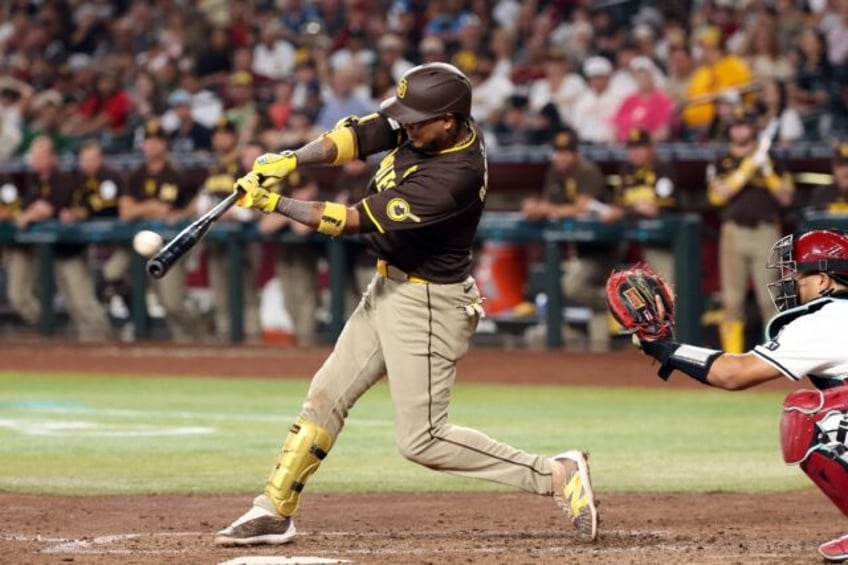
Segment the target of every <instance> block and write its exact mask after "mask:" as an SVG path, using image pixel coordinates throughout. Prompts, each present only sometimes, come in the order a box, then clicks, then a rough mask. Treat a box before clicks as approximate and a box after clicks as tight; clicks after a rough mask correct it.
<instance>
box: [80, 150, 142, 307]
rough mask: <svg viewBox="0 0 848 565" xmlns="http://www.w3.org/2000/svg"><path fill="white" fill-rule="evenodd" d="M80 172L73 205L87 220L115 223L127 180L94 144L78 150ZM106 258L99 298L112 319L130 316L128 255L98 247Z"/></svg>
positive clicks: (116, 247)
mask: <svg viewBox="0 0 848 565" xmlns="http://www.w3.org/2000/svg"><path fill="white" fill-rule="evenodd" d="M78 165H79V170H78V171H77V173H76V178H75V181H74V182H75V190H74V194H75V196H76V198H78V199H79V201H78V202H76V203H75V204H77V205H79V206H81V207H82V209H83V212H82V216H83V217H85V218H86V219H89V220H91V219H104V218H105V219H118V217H119V209H118V199H119V198H120V195H121V194H125V193H126V180H125V179H124V176H123V175H122V174H121V172H120V171H118V170H116V169H113V168H112V167H110V166H108V165H107V164H106V162H105V160H104V158H103V146H102V145H101V144H100V142H99V141H97V140H89V141H85V142H83V144H82V145H81V146H80V149H79V159H78ZM99 247H100V249H101V250H102V252H103V253H102V254H103V255H105V256H106V257H107V258H106V260H105V261H104V262H103V265H102V267H101V273H102V279H103V285H102V289H101V291H100V293H99V294H100V298H101V300H102V301H103V302H104V303H105V304H108V308H109V313H110V314H111V315H112V316H113V317H114V318H118V319H120V318H126V317H128V315H129V309H128V308H127V303H128V299H129V284H128V281H127V274H128V273H129V269H130V251H129V249H128V248H127V247H126V246H122V245H115V244H104V245H102V246H99Z"/></svg>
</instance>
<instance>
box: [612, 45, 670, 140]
mask: <svg viewBox="0 0 848 565" xmlns="http://www.w3.org/2000/svg"><path fill="white" fill-rule="evenodd" d="M630 70H631V72H632V73H633V77H634V78H635V79H636V85H637V88H638V90H637V91H636V92H635V93H634V94H631V95H630V96H628V97H626V98H625V99H624V100H623V101H622V103H621V105H620V106H619V107H618V110H617V111H616V113H615V117H614V118H613V122H614V123H615V128H616V139H617V140H618V141H629V139H630V134H631V133H632V131H633V130H634V129H642V130H646V131H647V132H648V133H649V136H650V138H651V140H653V141H665V140H666V139H668V137H669V134H670V131H671V122H672V118H673V114H674V102H673V101H672V100H671V97H669V95H668V94H666V93H665V92H663V91H662V90H659V89H658V88H657V86H656V82H655V80H656V79H655V78H654V77H655V75H656V73H658V72H659V69H657V68H656V65H654V63H653V62H652V61H651V60H650V59H648V58H647V57H644V56H641V55H640V56H638V57H635V58H634V59H633V60H631V61H630Z"/></svg>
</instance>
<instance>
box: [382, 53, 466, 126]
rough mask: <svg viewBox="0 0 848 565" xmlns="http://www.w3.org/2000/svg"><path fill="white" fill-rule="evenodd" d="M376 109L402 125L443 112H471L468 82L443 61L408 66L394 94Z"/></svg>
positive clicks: (461, 114) (420, 120)
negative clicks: (409, 67)
mask: <svg viewBox="0 0 848 565" xmlns="http://www.w3.org/2000/svg"><path fill="white" fill-rule="evenodd" d="M380 110H381V111H382V112H383V113H384V114H386V115H387V116H388V117H390V118H392V119H393V120H395V121H397V122H400V123H402V124H414V123H417V122H423V121H424V120H429V119H431V118H436V117H438V116H443V115H445V114H459V115H460V116H463V117H468V116H469V115H471V82H470V81H469V80H468V77H466V76H465V75H464V74H462V71H460V70H459V69H457V68H456V67H454V66H453V65H449V64H447V63H428V64H426V65H418V66H417V67H413V68H411V69H409V70H408V71H407V72H406V73H404V75H403V76H402V77H401V78H400V81H398V85H397V93H396V95H395V96H392V97H391V98H389V99H387V100H385V101H383V103H382V104H381V105H380Z"/></svg>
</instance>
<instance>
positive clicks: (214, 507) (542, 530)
mask: <svg viewBox="0 0 848 565" xmlns="http://www.w3.org/2000/svg"><path fill="white" fill-rule="evenodd" d="M326 353H327V351H326V350H322V349H315V350H308V351H298V350H280V349H270V348H252V349H251V348H239V349H232V348H223V349H222V348H167V349H164V350H163V348H161V347H160V346H155V347H154V346H150V347H145V346H133V347H128V346H109V347H80V346H76V345H73V346H71V345H68V346H55V347H53V346H51V347H41V346H39V345H38V344H19V345H16V346H10V345H3V346H0V356H2V357H0V358H2V359H3V361H4V362H3V367H2V368H3V369H4V370H12V369H14V370H26V369H29V370H38V371H69V372H82V373H111V374H114V373H116V372H121V373H126V374H138V375H147V374H150V375H160V374H171V375H197V376H216V377H230V378H237V377H245V376H258V377H267V378H279V377H280V373H281V372H282V371H281V370H280V367H282V366H285V367H286V369H285V371H286V373H287V374H294V375H299V376H304V377H305V376H308V375H309V374H310V373H311V372H312V371H314V370H315V369H316V368H317V367H318V366H320V364H321V361H322V360H323V358H324V356H325V355H326ZM504 355H506V356H507V357H506V358H505V357H504ZM505 359H506V360H507V361H508V362H505ZM118 360H120V363H118ZM459 373H460V376H459V380H460V381H462V382H510V383H524V384H530V383H544V384H562V385H605V386H652V385H655V384H657V379H656V377H655V376H653V369H652V368H651V366H650V363H648V362H647V361H646V360H645V358H644V357H641V356H639V355H637V354H635V353H633V352H621V353H610V354H604V355H598V354H579V353H564V352H528V351H515V352H509V353H507V354H505V353H504V352H503V351H499V350H491V349H475V350H473V351H472V352H471V353H470V354H469V355H468V357H467V358H466V359H464V360H463V361H462V362H461V364H460V368H459ZM687 381H688V380H687V379H676V380H675V381H673V382H672V383H670V384H669V385H663V386H674V387H688V386H693V385H692V384H690V383H689V382H687ZM775 386H781V387H783V388H786V385H785V384H783V383H780V384H778V385H775ZM776 464H779V463H778V462H776ZM307 496H308V498H307V499H306V500H307V504H304V507H303V510H302V512H301V513H300V514H299V517H298V529H299V531H300V533H301V535H300V536H299V537H298V538H297V539H296V541H295V543H293V544H291V545H289V546H285V547H282V548H270V549H269V548H258V549H257V548H254V549H233V548H230V549H224V548H216V547H214V546H212V544H211V539H212V534H213V533H214V531H215V530H217V529H218V528H220V527H223V526H225V525H226V524H227V523H228V522H229V521H230V520H232V518H233V517H235V516H237V515H239V514H240V513H241V512H242V511H244V510H245V508H246V505H247V504H248V503H249V501H250V496H249V495H244V494H243V495H232V496H182V497H180V496H132V497H125V496H110V497H46V496H30V495H17V494H0V504H2V507H3V510H4V511H3V512H2V513H0V563H4V564H5V563H9V564H13V563H14V564H18V563H27V564H34V565H42V564H48V563H50V564H54V563H84V564H89V563H90V564H94V565H100V564H116V565H117V564H131V563H145V564H146V563H169V562H170V563H180V564H183V563H190V564H193V563H198V564H208V563H213V564H214V563H243V564H249V563H250V564H254V565H255V564H257V563H265V564H273V563H275V564H281V563H331V562H350V563H369V564H377V565H384V564H406V563H416V564H419V563H420V564H425V563H428V564H429V563H431V564H434V565H436V564H443V563H444V564H448V563H450V564H454V563H455V564H460V563H462V564H468V563H481V564H482V563H497V564H507V565H512V564H528V565H529V564H537V563H617V564H620V563H634V564H647V563H650V564H655V563H660V564H665V563H674V564H677V563H763V564H765V563H769V564H771V563H793V564H795V563H819V562H821V560H820V558H819V557H818V555H817V553H816V551H815V550H816V546H817V545H818V544H819V543H821V542H823V541H825V540H827V539H829V538H831V537H836V536H838V535H841V534H842V533H844V530H845V526H846V524H845V521H844V518H843V517H842V516H841V514H840V513H839V512H838V511H837V510H836V509H835V508H833V507H832V505H831V504H830V503H829V502H828V501H827V500H826V499H825V498H824V496H823V495H821V494H819V493H818V491H816V490H815V489H806V490H803V491H800V492H792V493H781V494H764V495H746V494H720V493H714V494H703V495H689V494H686V495H684V494H680V495H626V494H615V493H613V494H604V493H599V495H598V496H599V498H600V500H601V503H602V505H601V515H602V524H601V532H602V533H601V538H600V540H599V542H598V543H597V544H595V545H584V544H581V543H578V542H577V541H576V540H575V539H574V538H573V536H572V534H571V531H570V529H569V528H568V527H567V525H566V524H564V521H563V519H562V517H561V516H560V515H559V514H558V512H557V511H556V510H555V507H554V506H553V503H552V502H551V501H550V500H547V499H544V498H542V497H534V496H530V495H526V494H521V493H516V494H512V493H510V494H486V493H463V494H448V493H421V494H377V493H375V494H366V495H347V494H342V495H332V494H309V495H307ZM260 556H266V557H264V558H260ZM284 558H287V560H284ZM307 558H309V559H307Z"/></svg>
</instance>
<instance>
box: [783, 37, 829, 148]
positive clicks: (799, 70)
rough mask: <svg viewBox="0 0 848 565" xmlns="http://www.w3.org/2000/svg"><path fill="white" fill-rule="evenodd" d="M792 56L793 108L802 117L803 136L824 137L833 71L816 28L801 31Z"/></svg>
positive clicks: (822, 39)
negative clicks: (793, 72) (793, 73)
mask: <svg viewBox="0 0 848 565" xmlns="http://www.w3.org/2000/svg"><path fill="white" fill-rule="evenodd" d="M794 56H795V59H796V63H795V80H794V82H793V85H792V89H791V92H792V93H793V95H792V102H793V105H794V106H795V108H797V109H798V112H799V113H800V114H801V119H802V120H803V122H804V129H805V132H806V133H807V134H808V135H809V136H810V137H812V138H817V137H819V136H825V135H827V133H828V132H827V131H825V127H826V125H827V122H826V121H825V120H826V116H825V112H826V111H827V110H828V109H829V107H828V106H829V103H830V97H831V89H832V87H833V83H832V79H833V68H832V67H831V66H830V61H828V59H827V51H826V50H825V45H824V38H823V37H822V36H821V34H819V33H818V32H817V31H816V30H815V28H812V27H805V28H804V29H803V30H801V33H800V34H799V35H798V39H797V51H796V52H795V54H794Z"/></svg>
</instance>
